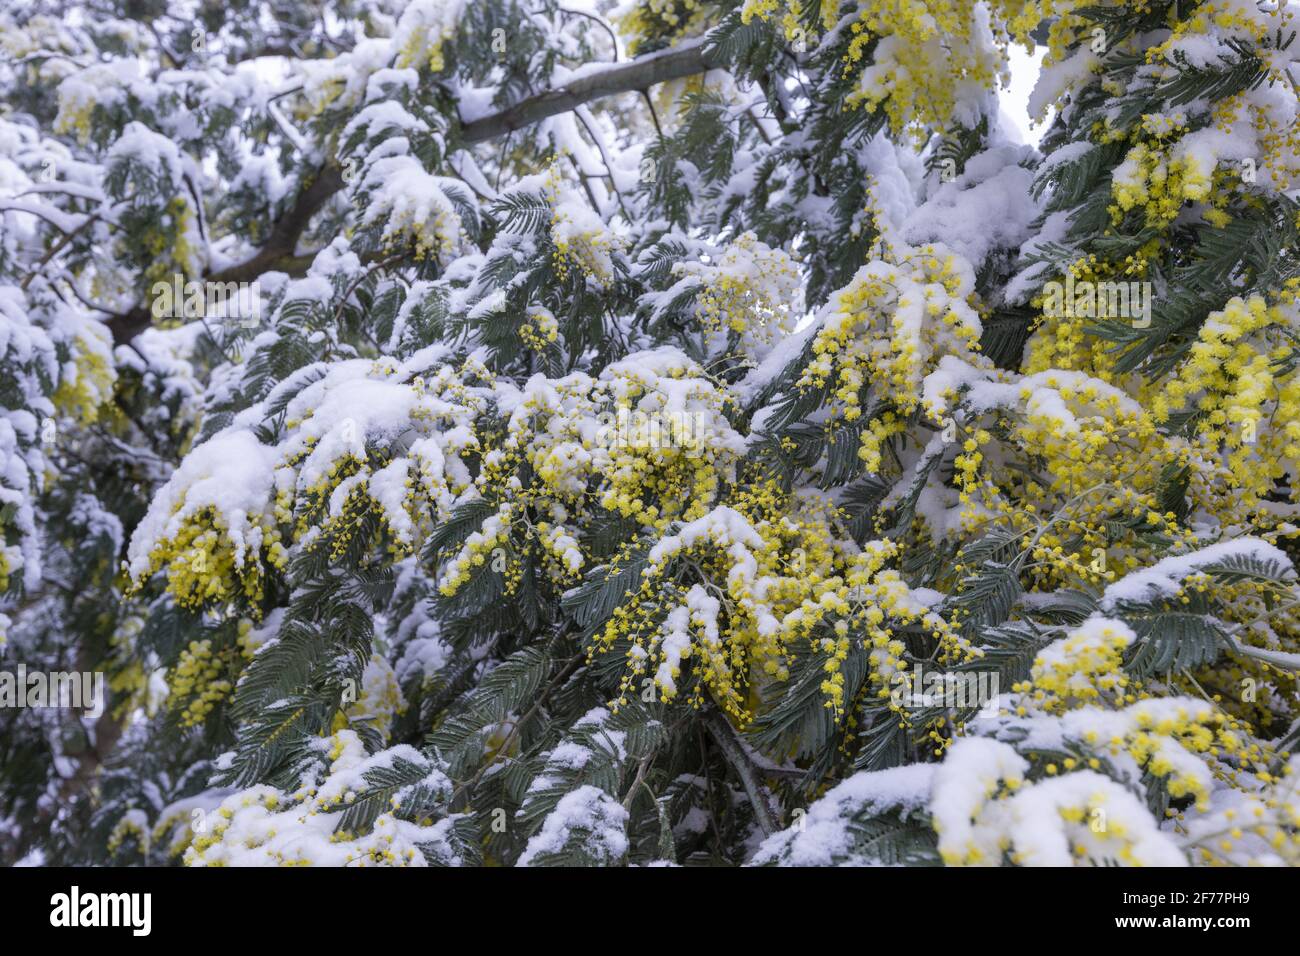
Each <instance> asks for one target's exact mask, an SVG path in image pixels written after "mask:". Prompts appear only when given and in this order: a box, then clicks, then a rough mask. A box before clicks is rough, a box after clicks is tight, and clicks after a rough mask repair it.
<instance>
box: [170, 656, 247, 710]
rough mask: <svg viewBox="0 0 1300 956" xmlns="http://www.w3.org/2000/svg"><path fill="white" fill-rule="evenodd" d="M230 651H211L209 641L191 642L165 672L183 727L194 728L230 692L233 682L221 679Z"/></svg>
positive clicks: (173, 706)
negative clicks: (174, 663)
mask: <svg viewBox="0 0 1300 956" xmlns="http://www.w3.org/2000/svg"><path fill="white" fill-rule="evenodd" d="M231 656H232V654H231V653H225V652H222V653H214V652H213V650H212V641H211V640H202V641H191V642H190V644H189V647H187V648H185V650H183V651H181V655H180V658H179V660H177V662H176V666H175V667H174V668H173V669H172V670H171V671H170V672H169V673H168V675H167V686H168V688H169V691H170V693H169V701H170V704H171V707H172V708H173V709H179V710H180V723H181V726H182V727H197V726H198V725H199V724H201V723H203V721H204V720H205V719H206V718H207V716H208V714H209V713H211V711H212V709H213V708H214V707H215V706H216V705H217V704H218V703H220V702H221V701H222V700H224V699H225V698H226V697H228V696H229V695H230V692H231V690H232V689H233V687H234V685H233V684H232V683H231V682H230V681H229V680H225V679H223V678H222V676H221V675H222V673H223V672H224V671H225V669H226V666H227V664H228V658H230V657H231Z"/></svg>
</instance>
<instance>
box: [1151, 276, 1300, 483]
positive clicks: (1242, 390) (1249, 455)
mask: <svg viewBox="0 0 1300 956" xmlns="http://www.w3.org/2000/svg"><path fill="white" fill-rule="evenodd" d="M1296 325H1297V315H1296V310H1295V309H1294V307H1291V306H1287V305H1284V304H1282V303H1280V302H1279V303H1274V304H1272V305H1270V304H1269V303H1268V301H1267V300H1266V299H1265V298H1264V297H1263V296H1260V295H1252V296H1250V297H1249V298H1248V299H1241V298H1239V297H1234V298H1232V299H1230V300H1229V301H1228V303H1227V304H1226V305H1225V306H1224V307H1223V309H1222V310H1221V311H1219V312H1213V313H1211V314H1210V316H1209V318H1208V319H1207V320H1206V321H1205V323H1204V324H1203V325H1202V326H1201V329H1200V332H1199V334H1198V337H1197V341H1196V342H1195V344H1193V345H1192V347H1191V350H1190V351H1189V353H1188V355H1187V357H1186V359H1185V360H1184V362H1183V363H1182V365H1181V366H1180V367H1179V368H1178V369H1177V372H1176V374H1175V375H1173V376H1171V377H1170V378H1169V379H1168V380H1167V381H1166V382H1165V383H1163V388H1162V389H1161V390H1159V391H1157V392H1156V393H1155V394H1154V395H1153V396H1152V398H1151V407H1152V409H1153V412H1154V415H1155V417H1156V419H1157V420H1158V421H1162V422H1163V421H1167V420H1168V419H1169V417H1170V415H1172V414H1174V413H1177V412H1180V411H1182V410H1184V409H1187V408H1189V407H1191V408H1194V409H1195V411H1196V412H1197V420H1196V425H1195V435H1196V440H1197V442H1198V443H1199V444H1200V446H1201V447H1202V452H1203V454H1204V456H1205V458H1206V460H1207V461H1208V460H1216V459H1217V460H1221V461H1223V463H1224V465H1225V466H1226V468H1227V470H1228V472H1229V477H1228V481H1229V482H1230V485H1231V487H1232V489H1233V491H1234V492H1236V493H1237V494H1239V495H1244V496H1245V501H1244V502H1243V504H1244V505H1246V506H1250V505H1252V504H1253V503H1255V502H1257V501H1259V500H1260V499H1261V498H1263V497H1264V496H1265V495H1267V494H1268V493H1269V492H1270V491H1271V490H1272V489H1273V487H1274V485H1275V483H1276V482H1277V481H1278V480H1279V479H1282V478H1283V477H1284V476H1286V475H1288V474H1295V473H1296V469H1297V465H1298V464H1300V376H1297V375H1296V374H1295V371H1294V369H1288V368H1287V363H1288V359H1291V358H1292V357H1293V356H1294V354H1295V344H1294V329H1295V327H1296ZM1220 450H1221V451H1222V452H1224V453H1226V454H1225V455H1224V456H1223V457H1220V455H1219V454H1217V453H1218V452H1219V451H1220ZM1293 492H1300V488H1293Z"/></svg>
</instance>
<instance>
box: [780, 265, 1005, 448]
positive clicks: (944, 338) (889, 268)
mask: <svg viewBox="0 0 1300 956" xmlns="http://www.w3.org/2000/svg"><path fill="white" fill-rule="evenodd" d="M974 286H975V282H974V275H973V273H972V271H971V269H970V266H969V264H968V263H966V262H965V261H964V260H962V259H961V258H960V257H957V256H954V255H952V254H951V253H949V252H948V251H947V250H945V249H944V248H942V247H940V246H923V247H921V248H919V249H915V250H910V251H907V252H904V253H903V254H902V255H901V256H900V258H899V261H898V263H897V264H893V263H890V262H887V261H873V262H871V263H869V264H868V265H866V266H864V267H863V268H862V269H860V270H858V273H857V275H855V276H854V277H853V280H852V281H851V282H850V283H849V284H848V286H846V287H845V288H844V289H842V290H840V292H839V293H837V296H836V301H835V307H834V309H833V311H831V312H830V314H829V315H828V316H826V318H825V319H824V320H823V322H822V327H821V328H820V329H819V330H818V332H817V334H816V336H815V337H814V338H813V341H812V351H813V359H812V361H811V362H809V363H808V365H807V367H806V368H805V370H804V373H803V375H802V377H801V378H800V380H799V383H798V387H799V388H800V389H803V390H811V389H815V388H825V387H831V388H833V389H834V392H833V398H832V401H831V402H830V403H829V404H830V409H831V413H832V415H833V416H841V417H842V418H843V419H844V420H845V421H847V422H853V421H856V420H857V419H858V418H860V417H861V415H862V407H861V405H862V394H863V391H864V388H865V387H866V386H867V385H868V384H870V385H871V386H872V388H873V389H875V391H876V394H877V400H878V401H886V400H887V401H888V403H889V405H890V406H891V407H892V410H891V411H890V412H886V413H884V414H882V415H881V416H880V417H877V418H875V419H873V420H872V421H871V422H869V423H868V427H866V428H865V429H864V430H863V433H862V447H861V450H860V452H859V454H860V456H861V458H862V459H863V461H865V462H866V464H867V469H868V471H872V472H875V471H878V470H879V469H880V452H881V447H882V444H883V442H884V440H885V439H886V438H888V437H889V436H890V435H894V434H898V433H899V432H901V431H902V430H903V429H904V427H905V424H906V422H905V420H906V419H907V418H908V416H910V415H911V413H912V412H913V411H915V410H916V409H917V407H918V406H919V405H921V403H922V397H923V396H922V383H923V380H924V379H925V377H926V376H927V375H928V374H929V373H930V372H931V371H932V370H933V369H934V368H935V367H936V366H937V365H938V364H939V361H940V360H941V359H942V358H943V357H944V356H945V355H953V356H959V357H961V358H962V359H964V360H966V361H969V362H972V363H975V364H977V365H987V364H988V363H987V362H986V360H984V359H983V358H982V357H981V356H980V355H979V354H978V348H979V336H980V331H981V324H980V320H979V315H978V314H977V312H976V309H975V306H976V296H975V292H974Z"/></svg>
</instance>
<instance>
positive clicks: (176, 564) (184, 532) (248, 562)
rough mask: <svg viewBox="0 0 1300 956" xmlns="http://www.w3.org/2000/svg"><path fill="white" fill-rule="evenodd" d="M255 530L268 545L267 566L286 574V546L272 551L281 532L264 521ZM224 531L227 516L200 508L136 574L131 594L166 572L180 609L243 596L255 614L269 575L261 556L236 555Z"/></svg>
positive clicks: (157, 548)
mask: <svg viewBox="0 0 1300 956" xmlns="http://www.w3.org/2000/svg"><path fill="white" fill-rule="evenodd" d="M253 526H254V527H256V528H257V529H259V530H260V531H261V532H262V534H263V536H264V538H265V540H266V541H267V542H269V547H268V551H267V554H266V559H267V561H268V563H270V564H271V566H273V567H276V568H280V569H283V568H284V566H285V564H286V562H287V560H288V557H287V555H286V553H285V552H284V550H283V548H282V547H281V548H278V549H276V548H274V546H275V545H276V544H278V543H279V540H280V531H279V529H278V528H277V527H276V526H275V525H274V524H272V523H270V522H269V521H267V520H266V519H265V518H260V519H257V520H256V521H255V522H254V524H253ZM226 527H227V526H226V518H225V516H224V515H222V514H221V513H220V512H218V511H217V510H216V509H214V508H204V509H201V510H200V511H198V512H196V513H195V514H193V515H191V516H190V517H188V518H187V519H185V521H184V522H183V523H182V524H181V526H180V528H179V530H178V531H177V532H176V534H175V535H174V536H173V537H171V538H170V539H168V540H165V541H160V542H158V543H157V545H156V546H155V547H154V548H153V550H152V552H151V553H150V555H149V560H148V564H147V566H146V567H145V568H144V570H143V571H141V572H140V573H139V574H137V575H135V578H134V584H133V587H132V590H136V589H138V588H139V587H140V586H141V585H142V584H143V582H144V581H145V580H146V579H147V578H149V577H150V576H152V575H153V574H154V573H155V572H157V571H159V570H163V571H166V573H167V590H168V591H170V592H171V594H172V596H173V597H175V599H176V603H178V604H180V605H181V606H182V607H187V608H199V607H202V606H204V605H207V604H220V603H222V602H225V601H229V600H230V599H232V598H234V597H236V596H242V597H244V598H246V599H247V600H248V602H249V603H250V605H252V607H253V608H254V613H257V610H256V609H257V607H258V605H259V604H260V602H261V600H262V596H263V592H264V585H265V571H264V569H263V567H262V565H261V562H260V561H259V560H258V556H256V555H252V554H244V555H242V556H241V555H239V554H237V553H236V550H235V545H234V544H233V542H232V541H231V540H230V538H229V537H228V536H227V535H226V534H225V531H226Z"/></svg>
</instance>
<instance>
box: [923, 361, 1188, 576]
mask: <svg viewBox="0 0 1300 956" xmlns="http://www.w3.org/2000/svg"><path fill="white" fill-rule="evenodd" d="M1003 377H1010V376H1005V375H1004V376H1003ZM976 378H980V379H981V380H982V375H981V376H976ZM959 391H960V389H957V390H951V389H949V390H946V391H945V393H944V394H945V396H947V397H939V398H936V400H935V403H934V404H933V405H932V414H934V415H944V414H946V413H947V411H948V409H949V405H948V402H949V401H950V400H955V401H956V405H955V406H954V411H953V414H954V415H955V416H956V418H957V420H958V421H959V422H960V423H961V425H962V427H963V428H964V430H965V432H966V437H965V439H964V441H963V444H962V448H961V452H960V453H959V454H958V455H957V457H956V459H955V460H954V463H953V467H954V479H953V480H954V484H955V485H956V486H957V488H958V489H959V495H958V499H959V503H960V515H959V517H960V521H959V524H960V529H961V531H962V532H964V534H965V535H967V536H969V535H973V534H977V533H982V532H983V531H985V530H987V529H989V528H1000V529H1003V530H1005V531H1011V532H1013V533H1014V534H1016V535H1018V536H1019V540H1020V542H1021V545H1020V547H1021V550H1023V551H1025V552H1026V553H1027V555H1028V557H1029V559H1030V561H1029V562H1028V563H1027V564H1026V565H1025V568H1026V570H1027V571H1028V572H1029V573H1030V574H1031V575H1032V577H1033V578H1034V579H1035V581H1036V582H1037V583H1038V584H1040V585H1042V586H1044V587H1047V588H1051V587H1057V586H1061V585H1067V586H1078V585H1080V584H1084V585H1087V586H1095V585H1104V584H1105V583H1106V582H1108V581H1111V580H1113V579H1114V578H1115V577H1116V576H1117V575H1121V574H1124V573H1127V572H1129V571H1133V570H1136V569H1137V568H1139V567H1144V566H1146V565H1147V564H1149V563H1150V561H1151V560H1152V558H1153V552H1152V541H1153V540H1157V541H1159V540H1163V541H1165V542H1168V543H1172V542H1174V541H1179V540H1189V541H1190V540H1192V539H1191V532H1190V531H1189V530H1187V529H1185V528H1181V527H1180V526H1179V522H1178V520H1177V516H1176V515H1175V514H1173V513H1172V512H1168V511H1165V510H1163V509H1162V506H1161V504H1160V476H1161V474H1162V473H1164V471H1165V469H1166V468H1170V469H1175V470H1176V469H1179V468H1183V467H1185V466H1187V465H1188V463H1189V457H1188V452H1187V449H1186V448H1185V447H1184V446H1182V445H1181V444H1180V443H1179V442H1177V441H1175V440H1172V439H1170V438H1168V437H1167V436H1165V435H1163V434H1162V433H1160V431H1159V430H1158V429H1157V427H1156V423H1155V421H1154V420H1153V419H1152V417H1151V415H1150V414H1149V413H1148V412H1147V411H1146V410H1145V409H1144V408H1143V407H1142V406H1141V405H1139V404H1138V403H1137V402H1136V401H1134V400H1133V399H1131V398H1129V397H1128V396H1127V395H1126V394H1125V393H1123V392H1122V391H1120V390H1119V389H1117V388H1115V387H1113V386H1111V385H1108V384H1106V383H1105V382H1103V381H1101V380H1099V379H1095V378H1091V377H1089V376H1086V375H1083V374H1082V373H1079V372H1069V371H1056V372H1040V373H1037V374H1036V375H1030V376H1024V377H1023V378H1019V379H1018V381H1010V382H1006V383H994V382H989V381H982V384H981V385H979V395H980V403H979V404H978V405H977V404H975V403H971V402H969V401H967V402H966V403H965V404H963V402H962V400H960V397H959V395H958V394H957V392H959ZM1026 466H1028V467H1026ZM967 570H970V569H965V568H961V567H957V568H956V569H955V571H956V572H957V574H958V575H960V574H962V573H964V572H965V571H967Z"/></svg>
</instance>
